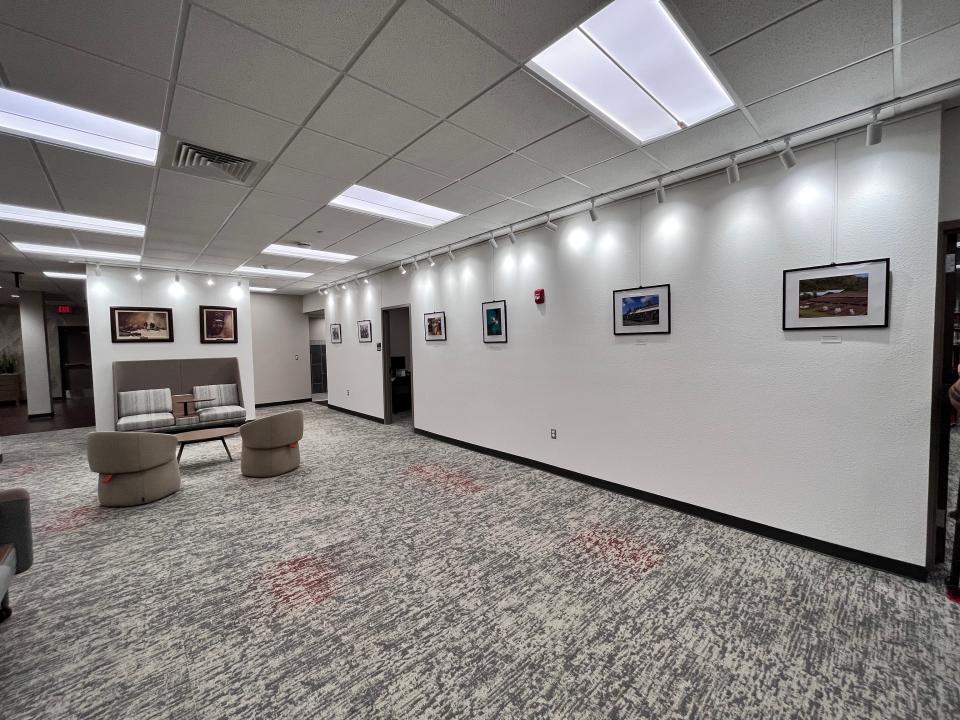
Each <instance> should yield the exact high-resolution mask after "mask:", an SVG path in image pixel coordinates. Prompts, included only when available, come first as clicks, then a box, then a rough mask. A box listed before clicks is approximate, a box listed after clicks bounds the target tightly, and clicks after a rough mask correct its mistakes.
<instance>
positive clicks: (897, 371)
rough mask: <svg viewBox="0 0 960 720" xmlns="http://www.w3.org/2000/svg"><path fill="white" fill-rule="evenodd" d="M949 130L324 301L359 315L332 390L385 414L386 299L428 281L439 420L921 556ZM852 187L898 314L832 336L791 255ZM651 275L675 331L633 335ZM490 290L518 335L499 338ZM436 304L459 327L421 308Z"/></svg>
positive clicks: (420, 289)
mask: <svg viewBox="0 0 960 720" xmlns="http://www.w3.org/2000/svg"><path fill="white" fill-rule="evenodd" d="M939 148H940V115H939V114H937V113H931V114H927V115H924V116H922V117H919V118H915V119H912V120H909V121H905V122H901V123H897V124H892V125H888V126H887V127H886V128H885V131H884V140H883V143H882V145H880V146H877V147H872V148H867V147H864V142H863V135H862V134H861V135H856V136H853V137H850V138H847V139H844V140H842V141H840V142H839V143H838V145H837V148H836V150H837V158H838V162H837V165H835V162H834V145H833V144H832V143H830V144H827V145H822V146H818V147H815V148H812V149H809V150H806V151H802V152H798V156H799V160H800V163H799V165H798V166H797V167H796V168H794V169H793V170H791V171H789V172H786V171H784V170H783V169H782V168H781V167H780V165H779V163H778V162H777V161H776V160H775V159H774V160H772V161H767V162H764V163H762V164H759V165H754V166H748V167H744V168H743V169H742V171H741V176H742V178H743V180H742V182H741V183H740V184H738V185H734V186H729V185H727V182H726V179H725V177H723V176H719V177H710V178H705V179H703V180H700V181H697V182H694V183H691V184H689V185H686V186H684V187H678V188H672V189H670V190H669V191H668V201H667V203H666V204H664V205H662V206H658V205H657V204H656V202H655V201H654V200H653V198H651V197H646V198H642V199H635V200H631V201H627V202H624V203H621V204H619V205H616V206H610V207H604V208H602V209H601V210H600V214H601V219H600V222H598V223H595V224H594V223H591V222H590V221H589V218H588V217H587V216H586V214H585V213H584V214H581V215H578V216H575V217H572V218H569V219H567V220H564V221H562V222H561V223H560V225H561V229H560V232H558V233H551V232H549V231H547V230H545V229H538V230H531V231H527V232H524V233H522V234H521V235H520V242H519V243H518V244H517V245H516V246H515V247H512V248H511V247H510V246H509V245H506V244H504V245H501V247H500V249H499V250H496V251H495V250H493V249H492V248H490V247H489V246H487V245H482V246H479V247H476V248H474V249H471V250H469V251H461V252H458V253H457V257H456V261H455V262H453V263H449V262H447V261H446V260H444V261H443V262H441V263H438V265H437V267H436V268H434V269H429V268H424V269H423V270H421V271H419V272H416V273H414V272H411V273H409V274H408V275H406V276H401V275H399V273H397V272H396V271H391V272H389V273H385V274H381V275H378V276H375V277H374V278H371V280H370V285H368V286H364V288H363V289H357V288H351V289H350V290H348V291H346V292H339V291H338V292H335V293H331V294H330V295H329V296H325V297H323V298H320V297H319V296H316V295H314V296H311V297H310V298H305V299H304V308H305V310H310V309H313V306H314V305H316V304H318V302H325V303H326V307H327V318H328V320H329V321H330V322H340V323H342V325H343V337H344V341H343V344H341V345H328V368H329V385H330V402H331V404H334V405H339V406H342V407H345V408H348V409H351V410H356V411H359V412H363V413H367V414H370V415H375V416H378V417H382V415H383V401H382V390H381V387H382V385H381V379H380V378H381V375H380V372H381V370H380V367H381V366H380V355H379V353H377V352H376V345H375V343H376V342H377V341H378V340H379V339H380V328H379V315H380V314H379V312H378V311H377V309H378V308H379V307H381V306H389V305H395V304H402V303H406V302H409V303H411V317H412V318H415V319H417V321H416V322H414V327H415V328H416V330H415V331H414V334H413V354H414V365H415V367H416V373H417V382H415V383H414V392H415V408H416V410H415V412H416V415H415V417H416V425H417V427H418V428H422V429H424V430H429V431H433V432H436V433H440V434H443V435H446V436H450V437H454V438H458V439H461V440H465V441H468V442H472V443H476V444H479V445H483V446H486V447H488V448H493V449H497V450H501V451H506V452H509V453H514V454H517V455H520V456H523V457H526V458H531V459H535V460H539V461H542V462H546V463H550V464H553V465H557V466H561V467H564V468H568V469H571V470H575V471H578V472H582V473H585V474H588V475H592V476H595V477H599V478H603V479H605V480H609V481H612V482H616V483H619V484H622V485H627V486H630V487H635V488H640V489H643V490H647V491H650V492H653V493H657V494H659V495H663V496H666V497H670V498H675V499H678V500H682V501H685V502H688V503H693V504H695V505H699V506H701V507H706V508H710V509H714V510H718V511H721V512H725V513H729V514H731V515H735V516H737V517H740V518H745V519H748V520H753V521H756V522H760V523H765V524H767V525H771V526H774V527H777V528H782V529H785V530H789V531H792V532H796V533H801V534H803V535H807V536H810V537H813V538H819V539H822V540H825V541H829V542H833V543H838V544H840V545H844V546H847V547H851V548H856V549H859V550H863V551H867V552H871V553H876V554H878V555H882V556H885V557H889V558H894V559H897V560H902V561H906V562H910V563H914V564H917V565H924V564H925V561H926V558H925V549H926V546H925V534H926V514H927V486H928V462H929V457H928V452H929V430H930V426H929V422H930V387H931V368H932V347H933V319H934V318H933V316H934V280H935V272H936V236H937V204H938V203H937V196H938V183H939ZM835 182H836V187H837V188H838V193H837V194H836V195H835V192H834V187H835ZM835 197H836V198H837V203H836V222H837V252H836V258H835V259H836V261H837V262H844V261H856V260H865V259H872V258H878V257H886V256H889V257H890V258H891V269H892V277H893V279H892V299H891V307H890V319H891V321H890V328H888V329H865V330H863V329H862V330H831V331H829V334H831V335H839V336H840V337H841V338H842V343H840V344H822V343H821V342H820V336H821V335H822V334H825V333H819V332H811V333H806V332H786V333H785V332H783V331H782V330H781V302H782V297H781V295H782V290H781V286H782V272H783V270H784V269H787V268H796V267H805V266H811V265H820V264H826V263H829V262H831V261H832V260H834V255H833V249H832V248H833V242H832V230H831V229H832V227H833V223H834V218H835V213H834V211H835V203H834V198H835ZM641 282H642V284H646V285H653V284H659V283H670V284H671V286H672V302H673V333H672V334H671V335H664V336H648V337H647V338H645V339H642V340H639V341H638V339H637V338H636V337H635V336H634V337H629V336H628V337H615V336H614V335H613V334H612V328H611V325H612V317H611V315H612V309H611V305H612V297H611V292H612V291H613V290H614V289H617V288H628V287H634V286H636V285H637V284H640V283H641ZM538 287H543V288H545V289H546V304H545V305H541V306H537V305H535V304H534V303H533V297H532V296H533V290H534V289H535V288H538ZM493 299H498V300H499V299H505V300H506V301H507V305H508V313H507V317H508V328H509V343H507V344H505V345H484V344H483V343H482V342H481V318H480V303H481V302H482V301H484V300H493ZM436 310H444V311H445V312H446V317H447V334H448V338H449V340H448V341H447V342H445V343H443V342H430V343H427V342H425V341H424V339H423V332H422V330H420V329H419V324H418V322H419V319H420V318H422V315H423V313H424V312H429V311H436ZM366 318H370V319H372V320H373V321H374V322H373V327H374V344H367V345H361V344H359V343H358V342H357V333H356V324H355V323H356V320H358V319H366ZM347 390H349V391H350V395H349V396H348V395H347ZM550 428H557V430H558V439H557V440H550V438H549V429H550Z"/></svg>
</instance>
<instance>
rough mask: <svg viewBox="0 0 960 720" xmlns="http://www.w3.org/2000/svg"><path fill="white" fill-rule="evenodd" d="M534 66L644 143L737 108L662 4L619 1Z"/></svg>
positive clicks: (646, 0)
mask: <svg viewBox="0 0 960 720" xmlns="http://www.w3.org/2000/svg"><path fill="white" fill-rule="evenodd" d="M527 66H528V67H529V68H530V69H531V70H532V71H533V72H535V73H536V74H537V75H539V76H540V77H542V78H543V79H544V80H546V81H547V82H549V83H550V84H551V85H553V86H554V87H556V88H557V89H559V90H560V91H561V92H563V93H565V94H567V95H568V96H570V97H571V98H573V99H574V100H575V101H576V102H578V103H579V104H580V105H582V106H584V107H586V108H588V109H589V110H591V111H592V112H594V113H595V114H596V115H598V116H599V117H600V118H602V119H603V120H605V121H606V122H607V123H608V124H610V125H612V126H613V127H614V128H615V129H617V130H619V131H620V132H622V133H624V134H626V135H627V136H629V137H631V138H633V139H634V140H636V141H637V142H640V143H643V142H649V141H650V140H653V139H655V138H658V137H662V136H664V135H668V134H670V133H672V132H676V131H677V130H680V129H683V128H686V127H689V126H690V125H694V124H696V123H699V122H702V121H703V120H706V119H708V118H711V117H713V116H715V115H718V114H720V113H722V112H724V111H726V110H729V109H731V108H732V107H733V106H734V103H733V101H732V100H731V98H730V95H729V94H728V93H727V91H726V89H725V88H724V87H723V85H722V84H721V83H720V81H719V80H718V79H717V77H716V75H715V74H714V73H713V71H712V70H711V69H710V67H709V66H708V65H707V63H706V62H705V61H704V59H703V57H702V56H701V55H700V53H699V52H698V51H697V49H696V48H695V47H694V46H693V44H692V43H691V42H690V40H689V38H687V36H686V35H685V34H684V32H683V30H681V29H680V26H679V25H677V23H676V21H675V20H674V19H673V17H672V16H671V15H670V13H669V12H668V11H667V9H666V8H665V7H664V6H663V4H662V3H661V2H659V1H658V0H614V2H612V3H610V4H608V5H607V6H606V7H604V8H603V9H601V10H600V11H599V12H597V13H596V14H594V15H593V16H592V17H590V18H589V19H588V20H586V21H585V22H584V23H582V24H581V25H580V26H579V27H577V28H574V29H573V30H571V31H570V32H569V33H567V34H566V35H564V36H563V37H562V38H560V39H559V40H557V41H556V42H555V43H553V44H552V45H550V47H548V48H546V49H545V50H543V51H542V52H541V53H540V54H538V55H537V56H536V57H534V58H533V59H532V60H531V61H530V62H529V63H528V64H527Z"/></svg>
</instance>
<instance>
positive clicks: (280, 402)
mask: <svg viewBox="0 0 960 720" xmlns="http://www.w3.org/2000/svg"><path fill="white" fill-rule="evenodd" d="M311 400H312V398H303V399H301V400H278V401H277V402H268V403H257V404H256V405H254V407H258V408H262V407H276V406H277V405H296V404H297V403H305V402H310V401H311Z"/></svg>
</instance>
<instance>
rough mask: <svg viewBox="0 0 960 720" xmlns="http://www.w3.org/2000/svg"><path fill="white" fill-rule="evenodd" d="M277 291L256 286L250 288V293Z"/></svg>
mask: <svg viewBox="0 0 960 720" xmlns="http://www.w3.org/2000/svg"><path fill="white" fill-rule="evenodd" d="M276 291H277V289H276V288H268V287H257V286H256V285H251V286H250V292H276Z"/></svg>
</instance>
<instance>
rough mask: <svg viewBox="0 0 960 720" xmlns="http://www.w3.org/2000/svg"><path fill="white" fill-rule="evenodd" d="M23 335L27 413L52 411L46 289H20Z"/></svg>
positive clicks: (21, 331) (42, 413) (40, 413)
mask: <svg viewBox="0 0 960 720" xmlns="http://www.w3.org/2000/svg"><path fill="white" fill-rule="evenodd" d="M20 335H21V338H22V339H23V373H24V376H23V381H24V386H25V388H26V391H27V413H28V414H30V415H45V414H47V413H49V412H51V411H52V409H53V407H52V404H51V400H50V375H49V373H48V371H47V327H46V321H45V319H44V315H43V293H42V292H35V291H29V290H21V291H20Z"/></svg>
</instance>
